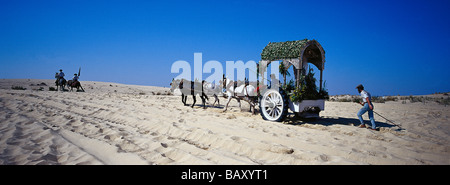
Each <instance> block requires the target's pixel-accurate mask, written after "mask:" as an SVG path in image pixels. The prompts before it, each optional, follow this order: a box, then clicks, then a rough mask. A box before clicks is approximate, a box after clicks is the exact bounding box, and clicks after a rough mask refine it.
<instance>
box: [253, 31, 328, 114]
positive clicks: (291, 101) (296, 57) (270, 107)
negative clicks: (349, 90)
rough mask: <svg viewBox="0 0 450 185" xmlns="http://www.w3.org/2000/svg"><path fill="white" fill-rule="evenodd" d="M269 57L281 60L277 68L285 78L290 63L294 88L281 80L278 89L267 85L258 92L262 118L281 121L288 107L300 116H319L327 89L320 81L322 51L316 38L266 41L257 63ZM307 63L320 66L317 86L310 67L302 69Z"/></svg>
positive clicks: (261, 63)
mask: <svg viewBox="0 0 450 185" xmlns="http://www.w3.org/2000/svg"><path fill="white" fill-rule="evenodd" d="M272 61H281V64H280V72H281V73H283V72H284V73H283V76H284V78H285V79H286V73H285V71H287V70H288V69H289V68H290V67H291V66H293V67H294V70H293V71H294V75H295V85H294V88H292V87H291V88H287V84H286V80H285V83H284V85H283V86H282V87H280V88H279V90H275V89H267V90H265V91H263V92H259V93H258V94H259V95H260V98H259V107H260V112H261V116H262V117H263V119H265V120H269V121H282V120H283V119H284V118H285V117H286V115H287V113H288V108H289V109H290V110H291V111H292V112H294V113H295V114H296V115H298V116H300V117H305V118H317V117H319V112H320V111H322V110H324V109H325V99H326V98H327V97H328V92H327V91H326V90H325V89H324V87H323V85H322V84H323V83H322V74H323V70H324V64H325V51H324V50H323V48H322V46H321V45H320V44H319V42H317V41H316V40H308V39H304V40H298V41H287V42H274V43H269V44H268V45H267V46H266V47H265V48H264V49H263V51H262V53H261V61H260V63H259V65H264V66H268V65H269V64H270V63H271V62H272ZM308 64H313V65H314V66H316V67H317V69H319V70H320V81H319V84H320V85H319V89H318V90H317V86H316V85H315V81H316V80H315V78H314V73H313V72H312V68H310V70H309V72H308V73H306V69H307V68H308ZM262 72H263V71H260V73H262Z"/></svg>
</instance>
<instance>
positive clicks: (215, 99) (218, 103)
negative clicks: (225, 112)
mask: <svg viewBox="0 0 450 185" xmlns="http://www.w3.org/2000/svg"><path fill="white" fill-rule="evenodd" d="M216 102H217V105H218V106H219V107H220V102H219V97H217V94H214V103H213V106H214V105H215V104H216Z"/></svg>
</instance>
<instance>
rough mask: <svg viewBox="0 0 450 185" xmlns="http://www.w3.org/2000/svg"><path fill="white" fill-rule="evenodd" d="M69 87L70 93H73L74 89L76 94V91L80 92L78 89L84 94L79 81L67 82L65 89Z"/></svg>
mask: <svg viewBox="0 0 450 185" xmlns="http://www.w3.org/2000/svg"><path fill="white" fill-rule="evenodd" d="M69 87H70V91H73V88H74V87H75V88H77V92H78V90H80V88H81V90H83V92H84V89H83V87H82V86H81V83H80V81H75V82H73V81H72V80H69V81H67V88H69Z"/></svg>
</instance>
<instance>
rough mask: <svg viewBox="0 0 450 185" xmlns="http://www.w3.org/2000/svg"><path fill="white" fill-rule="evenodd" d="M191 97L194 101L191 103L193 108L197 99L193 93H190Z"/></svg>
mask: <svg viewBox="0 0 450 185" xmlns="http://www.w3.org/2000/svg"><path fill="white" fill-rule="evenodd" d="M192 99H194V103H192V106H191V107H192V108H194V105H195V102H197V99H196V97H195V94H194V95H192Z"/></svg>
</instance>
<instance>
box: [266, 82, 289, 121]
mask: <svg viewBox="0 0 450 185" xmlns="http://www.w3.org/2000/svg"><path fill="white" fill-rule="evenodd" d="M259 106H260V107H259V108H260V109H259V110H261V116H262V118H263V119H264V120H269V121H282V120H283V119H284V118H286V115H287V111H288V100H287V96H286V94H285V93H284V92H283V91H276V90H273V89H269V90H268V91H266V92H265V93H264V95H263V96H262V97H261V101H260V104H259Z"/></svg>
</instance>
